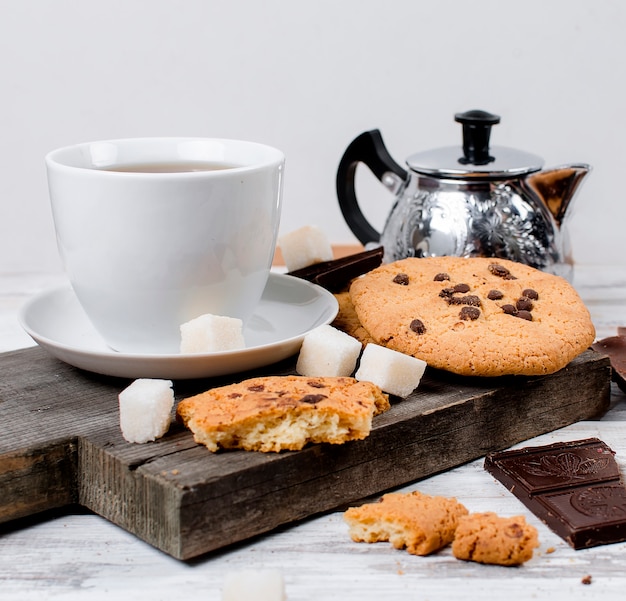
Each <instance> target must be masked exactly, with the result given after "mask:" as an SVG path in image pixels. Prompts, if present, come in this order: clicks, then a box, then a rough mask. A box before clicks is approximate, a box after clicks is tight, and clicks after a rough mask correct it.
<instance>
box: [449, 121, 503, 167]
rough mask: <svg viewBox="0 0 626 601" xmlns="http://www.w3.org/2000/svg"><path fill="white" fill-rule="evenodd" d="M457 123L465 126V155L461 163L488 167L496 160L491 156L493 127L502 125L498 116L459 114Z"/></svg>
mask: <svg viewBox="0 0 626 601" xmlns="http://www.w3.org/2000/svg"><path fill="white" fill-rule="evenodd" d="M454 120H455V121H456V122H457V123H461V124H462V125H463V154H464V156H462V157H461V158H460V159H459V163H461V164H463V165H487V164H488V163H491V161H493V160H495V159H494V158H493V157H492V156H490V154H489V136H490V135H491V126H492V125H496V124H497V123H500V117H499V116H498V115H492V114H491V113H488V112H486V111H481V110H472V111H466V112H465V113H457V114H456V115H455V116H454Z"/></svg>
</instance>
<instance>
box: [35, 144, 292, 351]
mask: <svg viewBox="0 0 626 601" xmlns="http://www.w3.org/2000/svg"><path fill="white" fill-rule="evenodd" d="M284 163H285V158H284V155H283V153H282V152H280V151H279V150H277V149H275V148H272V147H270V146H265V145H263V144H258V143H254V142H247V141H240V140H226V139H213V138H136V139H121V140H110V141H101V142H89V143H84V144H78V145H75V146H68V147H65V148H60V149H58V150H54V151H52V152H51V153H49V154H48V155H47V156H46V167H47V174H48V186H49V192H50V201H51V206H52V214H53V219H54V225H55V230H56V235H57V243H58V248H59V253H60V256H61V259H62V261H63V264H64V267H65V269H66V272H67V275H68V277H69V280H70V282H71V284H72V287H73V289H74V292H75V294H76V297H77V298H78V301H79V302H80V304H81V306H82V307H83V309H84V311H85V313H86V314H87V316H88V317H89V319H90V321H91V322H92V324H93V325H94V327H95V329H96V330H97V331H98V332H99V334H100V335H101V336H102V338H103V339H104V340H105V342H106V343H107V344H108V345H109V346H110V347H111V348H112V349H114V350H117V351H120V352H125V353H141V354H175V353H178V352H179V349H180V325H181V324H183V323H185V322H187V321H190V320H191V319H194V318H196V317H198V316H200V315H203V314H205V313H212V314H215V315H225V316H229V317H237V318H239V319H242V320H243V321H244V322H245V320H246V319H248V318H249V317H250V316H251V315H252V313H253V311H254V309H255V307H256V306H257V304H258V302H259V300H260V298H261V295H262V293H263V290H264V288H265V285H266V283H267V279H268V277H269V272H270V268H271V264H272V259H273V255H274V250H275V246H276V238H277V234H278V226H279V221H280V211H281V204H282V190H283V176H284Z"/></svg>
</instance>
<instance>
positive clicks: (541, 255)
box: [337, 110, 590, 278]
mask: <svg viewBox="0 0 626 601" xmlns="http://www.w3.org/2000/svg"><path fill="white" fill-rule="evenodd" d="M455 120H456V121H457V122H459V123H461V124H462V126H463V145H462V147H459V146H455V147H445V148H438V149H435V150H431V151H427V152H420V153H417V154H414V155H412V156H410V157H409V158H408V159H407V161H406V163H407V166H408V167H409V171H406V170H405V169H404V168H403V167H401V166H400V165H398V164H397V163H396V162H395V161H394V160H393V158H392V157H391V155H390V154H389V153H388V151H387V149H386V148H385V145H384V143H383V139H382V136H381V134H380V132H379V131H378V130H372V131H368V132H365V133H363V134H361V135H360V136H358V137H357V138H356V139H355V140H354V141H353V142H352V143H351V144H350V145H349V146H348V148H347V149H346V151H345V153H344V155H343V157H342V159H341V162H340V164H339V168H338V171H337V196H338V199H339V205H340V208H341V211H342V213H343V216H344V218H345V220H346V222H347V224H348V226H349V227H350V229H351V230H352V231H353V232H354V234H355V235H356V237H357V238H358V239H359V240H360V241H361V242H362V243H363V244H365V245H366V246H372V245H382V246H383V248H384V261H385V262H390V261H394V260H397V259H402V258H405V257H432V256H443V255H453V256H461V257H474V256H483V257H484V256H487V257H498V258H503V259H510V260H513V261H518V262H521V263H525V264H527V265H531V266H532V267H535V268H537V269H542V270H544V271H547V272H550V273H555V274H557V275H561V276H563V277H565V278H570V277H571V273H572V256H571V251H570V244H569V238H568V236H567V232H566V231H565V229H564V228H563V220H564V218H565V215H566V212H567V210H568V208H569V207H570V205H571V201H572V198H573V197H574V195H575V193H576V191H577V189H578V187H579V185H580V183H581V181H582V179H583V178H584V177H585V175H587V173H589V171H590V166H589V165H586V164H583V163H579V164H571V165H562V166H559V167H555V168H553V169H545V170H544V169H543V159H542V158H540V157H538V156H536V155H533V154H529V153H527V152H522V151H519V150H514V149H511V148H504V147H499V146H495V147H492V148H490V147H489V138H490V133H491V127H492V126H493V125H495V124H497V123H499V122H500V117H499V116H498V115H493V114H490V113H487V112H485V111H480V110H472V111H467V112H465V113H459V114H457V115H455ZM359 163H364V164H365V165H366V166H367V167H368V168H369V169H370V170H371V171H372V173H374V175H375V176H376V177H377V178H378V179H379V180H380V181H381V182H382V183H383V185H384V186H385V187H387V188H388V189H389V190H390V191H391V192H392V193H393V194H395V195H396V198H395V202H394V205H393V208H392V210H391V213H390V214H389V216H388V218H387V221H386V224H385V227H384V229H383V232H382V234H380V233H379V232H378V231H376V229H374V227H372V225H371V224H370V223H369V222H368V221H367V219H366V218H365V216H364V215H363V213H362V211H361V209H360V208H359V205H358V201H357V198H356V193H355V173H356V168H357V165H358V164H359Z"/></svg>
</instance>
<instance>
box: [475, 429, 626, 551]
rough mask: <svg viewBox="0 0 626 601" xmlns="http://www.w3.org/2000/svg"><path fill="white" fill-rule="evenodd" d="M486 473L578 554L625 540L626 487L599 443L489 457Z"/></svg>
mask: <svg viewBox="0 0 626 601" xmlns="http://www.w3.org/2000/svg"><path fill="white" fill-rule="evenodd" d="M485 469H486V470H487V471H488V472H489V473H491V474H492V475H493V476H494V477H495V478H497V479H498V480H499V481H500V482H502V484H504V485H505V486H506V487H507V488H508V489H509V490H510V491H511V492H512V493H513V494H514V495H515V496H516V497H517V498H518V499H520V501H522V503H524V504H525V505H526V506H527V507H528V508H529V509H530V510H531V511H532V512H533V513H534V514H535V515H536V516H537V517H539V518H540V519H541V520H543V521H544V522H545V523H546V525H547V526H549V527H550V528H551V529H552V530H554V532H556V533H557V534H558V535H559V536H561V537H562V538H563V539H564V540H565V541H567V542H568V543H569V544H570V545H571V546H572V547H574V548H575V549H583V548H587V547H594V546H597V545H603V544H609V543H616V542H622V541H625V540H626V487H625V486H624V483H623V481H622V480H621V477H620V471H619V466H618V465H617V462H616V461H615V458H614V453H613V451H612V450H611V449H610V448H609V447H608V446H607V445H606V444H605V443H604V442H602V441H601V440H598V439H597V438H589V439H585V440H579V441H573V442H567V443H557V444H553V445H547V446H543V447H526V448H523V449H519V450H515V451H504V452H497V453H491V454H490V455H488V456H487V458H486V459H485Z"/></svg>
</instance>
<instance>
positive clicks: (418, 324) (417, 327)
mask: <svg viewBox="0 0 626 601" xmlns="http://www.w3.org/2000/svg"><path fill="white" fill-rule="evenodd" d="M409 327H410V328H411V330H413V332H415V333H416V334H424V333H425V332H426V326H425V325H424V322H423V321H422V320H421V319H414V320H413V321H412V322H411V325H409Z"/></svg>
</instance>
